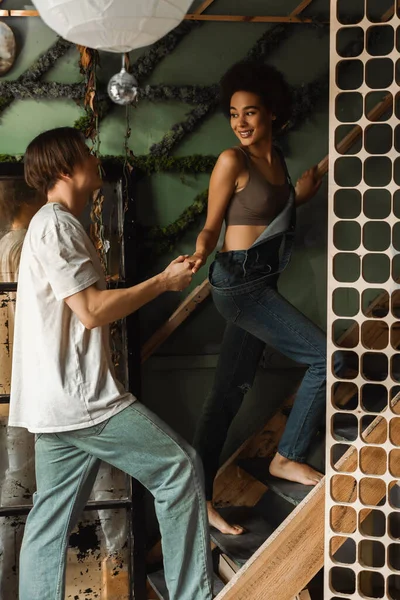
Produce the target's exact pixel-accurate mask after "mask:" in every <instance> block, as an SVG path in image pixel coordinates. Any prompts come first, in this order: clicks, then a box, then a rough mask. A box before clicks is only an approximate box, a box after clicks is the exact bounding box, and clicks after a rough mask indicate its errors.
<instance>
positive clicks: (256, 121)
mask: <svg viewBox="0 0 400 600" xmlns="http://www.w3.org/2000/svg"><path fill="white" fill-rule="evenodd" d="M272 121H273V118H272V113H271V111H270V110H268V109H267V108H266V107H265V106H264V105H263V104H262V101H261V98H260V96H258V95H257V94H254V93H252V92H244V91H240V92H236V93H235V94H233V96H232V98H231V106H230V122H231V127H232V129H233V132H234V133H235V135H236V137H237V138H238V139H239V140H240V142H241V143H242V144H243V145H244V146H250V145H252V144H256V143H257V142H260V141H261V140H265V139H270V138H271V135H272Z"/></svg>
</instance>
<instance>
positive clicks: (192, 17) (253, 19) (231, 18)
mask: <svg viewBox="0 0 400 600" xmlns="http://www.w3.org/2000/svg"><path fill="white" fill-rule="evenodd" d="M185 20H186V21H218V22H226V23H237V22H240V23H297V24H301V23H314V22H315V20H314V19H311V18H304V19H302V18H300V17H291V16H282V17H278V16H264V15H263V16H249V15H196V14H194V13H191V14H187V15H186V16H185Z"/></svg>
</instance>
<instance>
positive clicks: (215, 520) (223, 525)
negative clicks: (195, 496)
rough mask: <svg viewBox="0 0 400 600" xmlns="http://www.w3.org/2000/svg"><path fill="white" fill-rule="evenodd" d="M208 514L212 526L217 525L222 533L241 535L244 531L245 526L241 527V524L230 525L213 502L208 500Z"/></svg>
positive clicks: (216, 527)
mask: <svg viewBox="0 0 400 600" xmlns="http://www.w3.org/2000/svg"><path fill="white" fill-rule="evenodd" d="M207 514H208V522H209V523H210V526H211V527H215V529H218V531H220V532H221V533H225V534H228V535H241V534H242V533H244V528H243V527H240V525H229V523H227V522H226V521H225V519H223V518H222V517H221V515H220V514H219V512H217V511H216V510H215V508H214V507H213V505H212V502H207Z"/></svg>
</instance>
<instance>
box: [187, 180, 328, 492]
mask: <svg viewBox="0 0 400 600" xmlns="http://www.w3.org/2000/svg"><path fill="white" fill-rule="evenodd" d="M286 177H287V180H288V182H289V184H290V190H291V192H290V198H289V201H288V203H287V205H286V207H285V208H284V209H283V210H282V211H281V213H280V214H279V215H278V216H277V217H276V218H275V219H274V220H273V221H272V223H271V224H270V225H268V227H267V228H266V229H265V231H264V232H263V233H262V234H261V235H260V236H259V238H258V239H257V240H256V241H255V242H254V244H253V245H252V246H251V247H250V248H249V249H248V250H238V251H232V252H219V253H217V255H216V258H215V261H214V262H213V263H212V265H211V267H210V273H209V279H210V283H211V288H212V297H213V300H214V303H215V306H216V308H217V310H218V311H219V313H220V314H221V315H222V316H223V317H224V319H225V320H226V321H227V327H226V330H225V334H224V339H223V343H222V346H221V351H220V356H219V361H218V365H217V369H216V374H215V380H214V385H213V388H212V391H211V394H210V395H209V397H208V398H207V401H206V402H205V405H204V409H203V414H202V417H201V419H200V422H199V425H198V427H197V431H196V435H195V440H194V446H195V448H196V449H197V451H198V452H199V454H200V456H201V458H202V460H203V465H204V471H205V480H206V495H207V499H208V500H211V498H212V487H213V479H214V477H215V475H216V472H217V470H218V466H219V457H220V454H221V451H222V448H223V445H224V443H225V440H226V436H227V433H228V430H229V427H230V424H231V422H232V420H233V418H234V417H235V415H236V413H237V412H238V410H239V408H240V405H241V403H242V400H243V397H244V394H245V393H246V392H247V391H248V390H249V389H250V388H251V386H252V384H253V381H254V378H255V375H256V371H257V367H258V363H259V360H260V358H261V355H262V352H263V350H264V347H265V345H266V344H267V345H269V346H271V347H272V348H274V349H276V350H278V351H280V352H281V353H282V354H284V355H286V356H288V357H289V358H291V359H293V360H295V361H297V362H299V363H302V364H305V365H308V370H307V372H306V374H305V376H304V378H303V380H302V383H301V385H300V387H299V389H298V392H297V396H296V400H295V403H294V406H293V409H292V411H291V413H290V416H289V419H288V422H287V425H286V429H285V432H284V434H283V436H282V438H281V441H280V444H279V447H278V452H279V454H281V455H282V456H284V457H286V458H288V459H291V460H295V461H297V462H305V461H306V458H307V450H308V447H309V444H310V441H311V438H312V437H313V435H314V434H315V433H316V431H317V430H318V428H319V426H320V425H321V424H322V423H323V420H324V411H325V393H326V391H325V389H326V383H325V378H326V337H325V334H324V332H323V331H322V330H321V329H319V328H318V327H317V326H316V325H315V324H314V323H312V322H311V321H310V320H309V319H307V318H306V317H305V316H304V315H303V314H302V313H301V312H299V311H298V310H297V309H296V308H295V307H294V306H292V305H291V304H290V303H289V302H288V301H287V300H286V299H285V298H283V296H281V295H280V294H279V292H278V290H277V282H278V278H279V274H280V273H281V272H282V271H283V269H284V268H285V267H286V266H287V264H288V262H289V260H290V256H291V252H292V246H293V239H294V233H295V218H296V217H295V192H294V189H293V185H292V184H291V180H290V177H289V174H288V172H287V170H286ZM265 400H266V402H268V391H267V390H266V393H265Z"/></svg>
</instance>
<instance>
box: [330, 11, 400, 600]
mask: <svg viewBox="0 0 400 600" xmlns="http://www.w3.org/2000/svg"><path fill="white" fill-rule="evenodd" d="M395 4H396V5H397V3H395V1H394V0H392V2H391V1H390V0H388V1H384V0H382V2H373V1H372V0H353V1H352V2H348V1H344V0H333V1H332V2H331V45H330V142H329V157H330V170H329V199H330V202H329V240H328V249H329V260H328V299H329V300H328V378H327V383H328V385H327V390H328V399H327V476H326V481H327V486H326V490H327V491H326V512H325V533H326V535H325V567H326V568H325V595H324V597H325V600H339V599H341V598H388V599H391V600H397V599H399V598H400V488H399V486H398V483H399V481H398V478H400V418H399V416H396V415H400V354H399V347H400V285H399V283H398V282H399V281H400V255H399V251H400V229H399V227H400V225H399V217H400V196H399V195H398V194H399V192H398V189H399V185H400V162H399V161H400V159H399V149H400V132H399V125H398V123H399V108H400V101H399V80H400V60H399V59H400V54H399V48H400V36H399V32H400V28H399V25H400V19H399V14H398V12H396V8H395ZM349 45H350V46H351V47H352V48H353V49H354V51H353V52H352V56H351V57H349V58H343V57H342V56H341V54H342V49H343V48H344V47H345V46H347V48H348V47H349ZM381 102H383V103H385V104H384V110H383V112H382V114H379V116H376V114H375V113H374V106H376V105H377V104H379V103H381ZM371 111H372V112H371ZM350 131H353V132H354V144H353V146H352V147H351V148H350V149H349V150H346V153H345V154H344V153H343V151H342V152H341V151H340V150H341V148H340V145H339V144H340V140H341V139H342V138H343V137H344V136H345V135H346V134H348V133H349V132H350ZM340 353H341V354H340ZM340 355H341V356H342V358H344V359H345V360H344V363H345V364H344V366H343V363H342V364H341V366H340V367H339V362H336V360H335V359H336V358H337V357H338V356H340Z"/></svg>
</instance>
